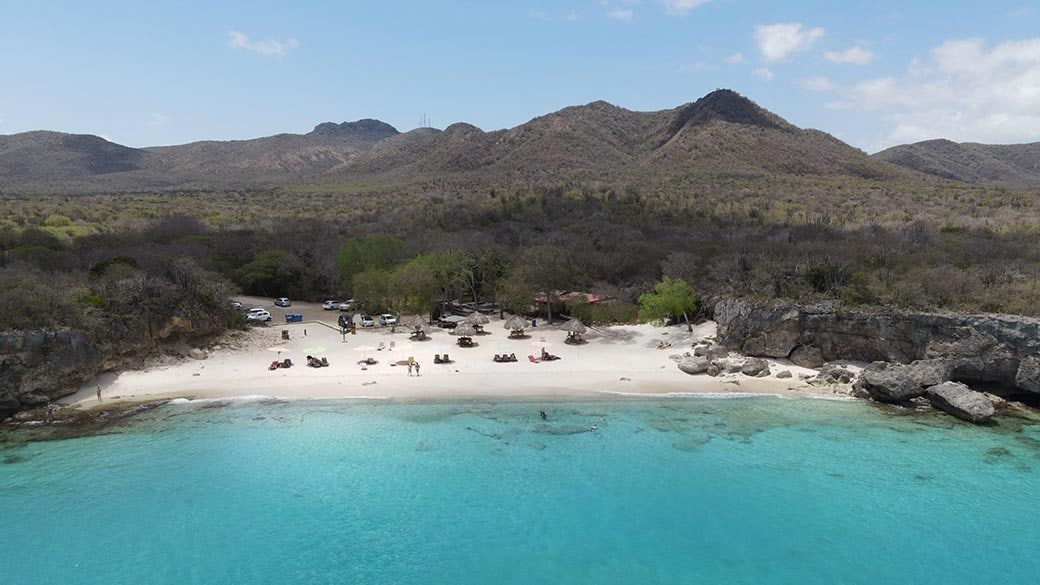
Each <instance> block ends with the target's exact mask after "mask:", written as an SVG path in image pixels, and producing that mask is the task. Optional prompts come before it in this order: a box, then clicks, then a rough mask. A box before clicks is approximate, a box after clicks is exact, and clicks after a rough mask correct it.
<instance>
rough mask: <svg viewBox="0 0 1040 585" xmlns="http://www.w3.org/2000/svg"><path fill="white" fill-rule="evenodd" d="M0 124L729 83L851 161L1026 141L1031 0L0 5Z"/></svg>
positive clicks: (140, 119)
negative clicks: (935, 147)
mask: <svg viewBox="0 0 1040 585" xmlns="http://www.w3.org/2000/svg"><path fill="white" fill-rule="evenodd" d="M0 75H2V77H0V79H2V80H3V83H2V84H0V134H11V133H15V132H22V131H27V130H36V129H48V130H60V131H66V132H84V133H92V134H99V135H103V136H105V137H107V138H109V139H111V140H113V141H116V142H119V143H122V144H127V145H131V146H149V145H161V144H178V143H183V142H190V141H193V140H202V139H234V138H252V137H256V136H263V135H268V134H273V133H278V132H306V131H309V130H310V129H311V128H312V127H313V126H314V125H315V124H317V123H319V122H323V121H336V122H339V121H344V120H356V119H358V118H366V117H372V118H378V119H381V120H384V121H386V122H389V123H390V124H393V125H394V126H396V127H397V128H398V129H400V130H408V129H411V128H413V127H415V126H417V125H418V124H419V121H420V116H421V115H423V114H425V115H427V116H428V117H429V119H430V120H431V123H432V125H434V126H436V127H441V128H443V127H445V126H447V125H448V124H450V123H452V122H457V121H465V122H469V123H472V124H475V125H477V126H479V127H481V128H483V129H485V130H494V129H498V128H508V127H512V126H515V125H517V124H521V123H523V122H525V121H527V120H529V119H530V118H532V117H535V116H538V115H542V114H545V113H548V112H552V111H555V110H558V109H560V108H563V107H566V106H569V105H576V104H582V103H587V102H590V101H594V100H598V99H603V100H607V101H609V102H611V103H614V104H617V105H619V106H622V107H626V108H629V109H633V110H658V109H665V108H672V107H675V106H678V105H680V104H683V103H686V102H690V101H694V100H696V99H697V98H699V97H701V96H702V95H704V94H706V93H708V92H710V91H712V90H714V89H717V88H722V87H726V88H732V89H735V90H736V91H739V92H740V93H742V94H744V95H746V96H748V97H749V98H751V99H753V100H755V101H756V102H758V103H759V104H760V105H762V106H763V107H766V108H768V109H770V110H772V111H773V112H775V113H777V114H779V115H781V116H783V117H785V118H787V119H788V120H789V121H791V122H793V123H795V124H797V125H799V126H803V127H812V128H819V129H821V130H824V131H826V132H830V133H831V134H834V135H835V136H838V137H839V138H841V139H843V140H845V141H847V142H849V143H850V144H852V145H854V146H857V147H859V148H862V149H864V150H867V151H870V152H873V151H876V150H878V149H880V148H883V147H886V146H889V145H892V144H899V143H906V142H914V141H917V140H924V139H928V138H938V137H944V138H951V139H954V140H958V141H977V142H995V143H1015V142H1035V141H1040V2H1003V1H990V2H983V1H981V0H974V1H967V0H965V1H956V0H947V1H937V0H924V1H917V2H890V1H877V2H851V1H850V2H825V1H814V0H800V1H799V0H794V1H777V0H774V1H767V0H572V1H567V0H551V1H550V0H527V1H501V2H493V1H490V0H485V1H456V2H449V1H438V0H428V1H422V2H419V1H414V2H411V1H398V2H394V1H382V2H379V1H365V2H360V1H357V2H346V1H342V2H313V1H312V2H307V1H295V2H287V1H280V2H274V1H269V2H263V1H255V2H231V1H225V2H203V1H189V0H185V1H182V2H166V3H162V4H160V3H158V2H144V1H141V0H138V1H134V2H131V1H112V0H92V1H89V2H88V1H69V2H48V1H45V0H36V1H33V2H26V1H9V0H0Z"/></svg>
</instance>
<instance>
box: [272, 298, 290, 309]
mask: <svg viewBox="0 0 1040 585" xmlns="http://www.w3.org/2000/svg"><path fill="white" fill-rule="evenodd" d="M274 304H275V306H276V307H291V306H292V301H290V300H289V299H288V297H278V298H277V299H275V300H274Z"/></svg>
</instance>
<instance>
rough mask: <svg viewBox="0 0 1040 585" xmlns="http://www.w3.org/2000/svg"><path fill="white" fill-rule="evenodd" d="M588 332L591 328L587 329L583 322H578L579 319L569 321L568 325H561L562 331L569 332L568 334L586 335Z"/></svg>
mask: <svg viewBox="0 0 1040 585" xmlns="http://www.w3.org/2000/svg"><path fill="white" fill-rule="evenodd" d="M588 330H589V328H588V327H586V326H585V325H584V324H582V322H581V321H578V320H577V319H571V320H569V321H567V322H566V323H564V324H563V325H560V331H567V332H568V333H579V334H581V333H585V332H586V331H588Z"/></svg>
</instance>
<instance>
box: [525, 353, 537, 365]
mask: <svg viewBox="0 0 1040 585" xmlns="http://www.w3.org/2000/svg"><path fill="white" fill-rule="evenodd" d="M527 359H529V360H531V363H532V364H537V363H538V358H536V357H534V356H533V355H529V356H527Z"/></svg>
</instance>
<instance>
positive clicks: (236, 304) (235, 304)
mask: <svg viewBox="0 0 1040 585" xmlns="http://www.w3.org/2000/svg"><path fill="white" fill-rule="evenodd" d="M231 308H232V309H234V310H236V311H244V310H245V307H243V306H242V303H241V302H240V301H231Z"/></svg>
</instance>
